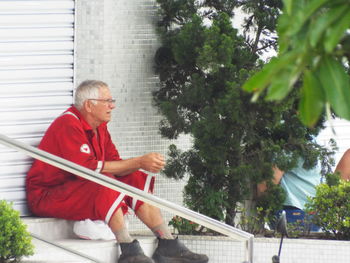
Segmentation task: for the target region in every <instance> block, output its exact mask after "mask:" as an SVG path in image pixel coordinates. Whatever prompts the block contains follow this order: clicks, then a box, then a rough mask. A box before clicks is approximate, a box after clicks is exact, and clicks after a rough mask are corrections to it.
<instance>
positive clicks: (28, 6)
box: [0, 0, 75, 215]
mask: <svg viewBox="0 0 350 263" xmlns="http://www.w3.org/2000/svg"><path fill="white" fill-rule="evenodd" d="M74 6H75V3H74V0H60V1H54V0H41V1H40V0H38V1H30V0H10V1H0V133H2V134H5V135H7V136H9V137H11V138H14V139H18V140H20V141H23V142H25V143H28V144H30V145H33V146H37V145H38V143H39V141H40V139H41V137H42V135H43V134H44V132H45V130H46V129H47V127H48V125H49V124H50V123H51V122H52V120H53V119H54V118H55V117H57V116H58V115H59V114H60V113H61V112H62V111H63V110H65V109H66V108H67V107H68V106H69V105H71V103H72V97H73V95H72V93H73V76H74V75H73V74H74V72H73V70H74ZM31 162H32V160H31V159H30V158H29V157H28V156H26V155H24V154H21V153H19V152H16V151H14V150H12V149H9V148H7V147H5V146H2V145H0V199H6V200H10V201H13V202H14V207H15V208H16V209H17V210H19V211H20V212H21V214H22V215H27V214H28V211H27V207H26V201H25V175H26V172H27V170H28V168H29V167H30V165H31Z"/></svg>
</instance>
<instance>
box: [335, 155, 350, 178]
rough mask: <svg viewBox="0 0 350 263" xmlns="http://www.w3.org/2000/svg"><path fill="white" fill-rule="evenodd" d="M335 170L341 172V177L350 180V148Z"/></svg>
mask: <svg viewBox="0 0 350 263" xmlns="http://www.w3.org/2000/svg"><path fill="white" fill-rule="evenodd" d="M334 172H339V173H340V177H341V179H343V180H346V181H349V180H350V149H348V150H347V151H346V152H345V153H344V154H343V156H342V158H341V159H340V161H339V162H338V164H337V167H336V168H335V171H334Z"/></svg>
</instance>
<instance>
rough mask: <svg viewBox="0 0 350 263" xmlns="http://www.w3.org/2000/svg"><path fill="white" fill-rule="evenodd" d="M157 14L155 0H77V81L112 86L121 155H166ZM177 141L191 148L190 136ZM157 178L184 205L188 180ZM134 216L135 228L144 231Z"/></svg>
mask: <svg viewBox="0 0 350 263" xmlns="http://www.w3.org/2000/svg"><path fill="white" fill-rule="evenodd" d="M156 13H157V7H156V5H155V1H152V0H118V1H116V0H104V1H101V0H78V1H77V26H76V29H77V32H76V38H77V39H76V82H77V84H78V83H79V82H81V81H83V80H85V79H99V80H103V81H105V82H106V83H108V84H109V85H110V87H111V90H112V95H113V96H114V97H115V98H116V99H117V104H116V109H115V110H114V113H113V114H114V115H113V120H112V121H111V122H110V123H109V129H110V131H111V134H112V137H113V140H114V142H115V144H116V146H117V148H118V150H119V152H120V154H121V156H122V158H129V157H133V156H138V155H142V154H145V153H147V152H151V151H156V152H160V153H162V154H164V155H165V154H166V152H167V149H168V145H169V143H170V142H169V141H168V140H165V139H163V138H161V136H160V135H159V131H158V125H159V120H160V116H159V114H158V113H157V109H156V108H155V107H153V105H152V91H153V90H155V89H156V88H157V85H158V78H157V76H156V75H155V73H154V70H153V56H154V54H155V52H156V50H157V47H158V45H159V41H158V38H157V34H156V32H155V18H156ZM177 143H178V144H179V145H182V146H183V147H187V146H188V145H189V140H188V139H187V138H183V139H181V140H179V141H177ZM156 176H157V179H156V182H157V183H156V187H155V194H156V195H157V196H160V197H162V198H165V199H167V200H170V201H173V202H176V203H179V204H182V188H183V185H184V182H179V181H175V180H170V179H167V178H165V177H164V176H162V175H156ZM163 214H164V215H165V217H166V219H167V220H169V219H170V218H171V217H172V215H170V214H168V213H166V212H165V213H163ZM129 218H130V220H131V224H130V228H131V230H138V229H144V226H143V225H140V224H139V223H135V222H138V220H135V219H134V217H133V216H131V217H129Z"/></svg>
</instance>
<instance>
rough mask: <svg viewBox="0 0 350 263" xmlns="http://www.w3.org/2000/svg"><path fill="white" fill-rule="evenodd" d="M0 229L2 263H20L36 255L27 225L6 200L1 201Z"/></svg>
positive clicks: (0, 259)
mask: <svg viewBox="0 0 350 263" xmlns="http://www.w3.org/2000/svg"><path fill="white" fill-rule="evenodd" d="M0 229H1V231H0V263H9V262H19V261H20V260H21V258H22V257H23V256H30V255H33V254H34V246H33V245H32V243H31V236H30V234H29V233H28V232H27V230H26V225H25V224H24V223H23V222H22V221H21V219H20V217H19V212H18V211H16V210H14V209H13V208H12V205H11V204H9V203H7V202H6V201H5V200H0Z"/></svg>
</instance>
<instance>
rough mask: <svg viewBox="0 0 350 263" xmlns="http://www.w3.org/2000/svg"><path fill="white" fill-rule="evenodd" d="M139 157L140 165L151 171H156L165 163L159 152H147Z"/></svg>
mask: <svg viewBox="0 0 350 263" xmlns="http://www.w3.org/2000/svg"><path fill="white" fill-rule="evenodd" d="M139 158H140V167H141V169H143V170H146V171H148V172H151V173H158V172H159V171H160V170H161V169H163V167H164V165H165V161H164V157H163V156H162V155H161V154H159V153H148V154H145V155H142V156H140V157H139Z"/></svg>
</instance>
